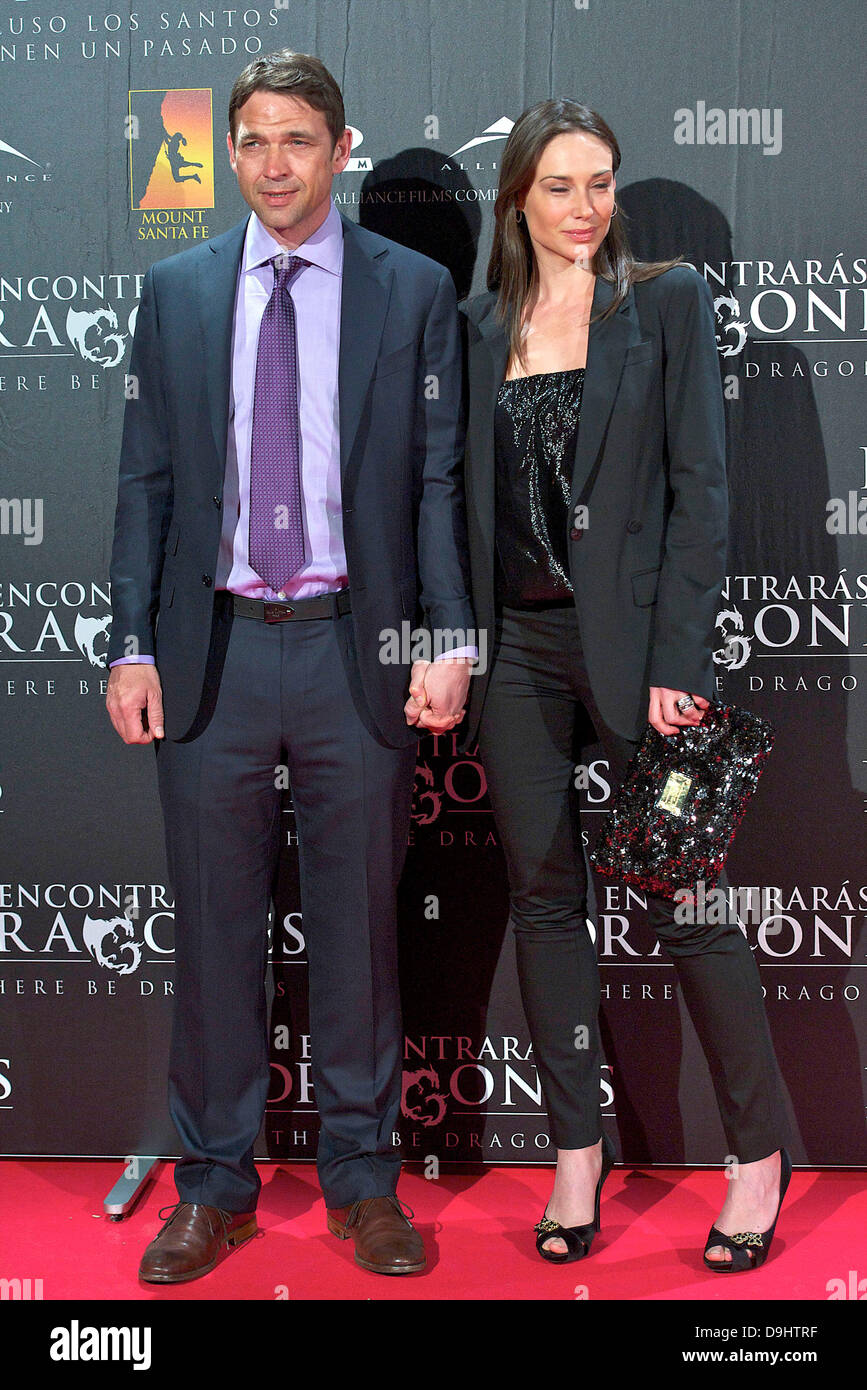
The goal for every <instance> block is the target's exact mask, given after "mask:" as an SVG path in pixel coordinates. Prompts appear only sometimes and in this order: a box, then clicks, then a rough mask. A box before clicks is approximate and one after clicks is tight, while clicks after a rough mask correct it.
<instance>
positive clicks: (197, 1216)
mask: <svg viewBox="0 0 867 1390" xmlns="http://www.w3.org/2000/svg"><path fill="white" fill-rule="evenodd" d="M229 125H230V131H229V135H228V150H229V159H230V162H231V165H232V168H233V170H234V171H235V173H236V175H237V178H238V183H239V187H240V190H241V193H242V194H243V196H244V198H245V200H246V201H247V202H248V203H249V205H250V207H251V208H252V213H251V215H250V217H249V218H248V219H246V220H245V221H244V222H242V223H240V224H239V225H238V226H237V227H234V228H233V229H232V230H231V231H229V232H226V233H225V234H224V235H223V236H220V237H217V238H216V239H215V240H214V241H212V242H210V243H208V244H206V245H203V246H200V247H196V248H194V249H192V250H190V251H187V252H184V253H182V254H181V255H178V256H175V257H171V258H170V259H169V260H166V261H162V262H160V263H158V264H157V265H154V266H153V267H151V269H150V270H149V271H148V273H147V275H146V276H145V280H144V284H143V288H142V297H141V304H140V308H139V314H138V320H137V325H136V333H135V341H134V345H133V352H132V359H131V364H130V382H131V389H130V390H129V393H128V394H129V396H130V399H129V400H128V403H127V409H126V415H125V420H124V431H123V442H122V450H121V462H120V478H119V489H118V505H117V518H116V526H115V538H114V549H113V554H112V563H111V579H112V595H113V605H114V620H113V625H112V634H111V641H110V646H109V663H110V665H111V666H112V668H113V669H112V673H111V676H110V678H109V685H108V697H107V706H108V711H109V714H110V716H111V719H112V722H113V724H114V726H115V728H116V729H117V731H118V733H119V734H120V735H121V737H122V738H123V739H124V740H125V741H126V742H128V743H148V742H151V741H152V740H154V739H155V740H156V743H155V748H156V750H157V772H158V779H159V788H160V798H161V802H162V807H163V816H164V822H165V832H166V848H167V855H168V863H169V872H170V876H171V880H172V885H173V888H174V892H175V910H176V981H175V992H176V993H175V1014H174V1023H173V1030H172V1045H171V1059H170V1074H169V1103H170V1110H171V1114H172V1117H173V1119H174V1122H175V1125H176V1127H177V1130H178V1134H179V1136H180V1140H181V1146H182V1157H181V1159H180V1161H179V1163H178V1165H177V1168H176V1173H175V1177H176V1183H177V1188H178V1194H179V1198H180V1200H179V1202H178V1204H177V1206H176V1208H174V1210H173V1212H172V1214H171V1216H170V1217H169V1219H168V1220H167V1221H166V1223H165V1225H164V1226H163V1228H162V1230H161V1231H160V1233H159V1234H158V1236H157V1237H156V1239H155V1240H154V1241H153V1242H152V1243H151V1245H150V1246H149V1247H148V1249H147V1250H146V1252H145V1255H144V1259H143V1261H142V1266H141V1269H140V1274H141V1277H142V1278H144V1279H146V1280H148V1281H151V1282H163V1283H173V1282H179V1281H182V1280H188V1279H193V1278H196V1277H198V1276H199V1275H201V1274H205V1273H207V1271H208V1270H210V1269H212V1268H213V1267H214V1265H215V1264H216V1262H217V1260H218V1259H220V1258H221V1257H222V1256H223V1255H224V1254H225V1253H226V1252H228V1251H229V1250H231V1249H233V1248H234V1247H236V1246H237V1245H240V1244H242V1243H243V1242H244V1241H245V1240H247V1239H249V1238H250V1237H251V1236H252V1235H253V1234H254V1233H255V1230H256V1219H255V1208H256V1203H257V1199H258V1194H259V1190H260V1186H261V1183H260V1180H259V1178H258V1175H257V1173H256V1170H255V1167H254V1163H253V1146H254V1143H255V1140H256V1137H257V1135H258V1132H259V1129H260V1125H261V1121H262V1116H263V1112H264V1107H265V1100H266V1095H267V1089H268V1075H269V1065H268V1041H267V1019H266V1010H265V992H264V971H265V962H266V951H267V934H266V922H267V915H268V910H269V904H270V899H271V887H272V882H273V876H274V871H275V866H276V861H277V853H278V848H279V836H280V827H279V809H280V799H281V791H280V788H281V785H284V783H282V781H281V775H282V776H287V777H288V781H289V784H290V785H291V788H292V797H293V804H294V810H295V819H296V826H297V830H298V839H299V868H300V882H301V905H302V911H303V920H304V931H305V938H306V942H307V949H308V959H309V991H310V1019H311V1035H312V1074H313V1080H314V1086H315V1094H316V1100H317V1105H318V1108H319V1113H320V1117H321V1122H322V1128H321V1133H320V1141H319V1149H318V1155H317V1162H318V1169H319V1177H320V1182H321V1184H322V1188H323V1194H324V1197H325V1203H326V1208H327V1213H328V1215H327V1220H328V1226H329V1229H330V1230H331V1231H332V1232H333V1233H334V1234H335V1235H338V1236H339V1237H341V1238H344V1239H345V1238H349V1237H351V1238H352V1239H353V1240H354V1241H355V1258H356V1260H357V1261H358V1263H359V1264H361V1265H362V1266H363V1267H365V1268H367V1269H371V1270H374V1271H377V1272H383V1273H391V1274H399V1273H407V1272H412V1271H413V1270H419V1269H422V1268H423V1267H424V1264H425V1255H424V1248H423V1246H422V1243H421V1239H420V1237H419V1236H418V1234H417V1232H416V1231H415V1230H414V1229H413V1227H412V1225H411V1223H410V1222H409V1221H408V1219H407V1218H406V1216H405V1215H404V1213H403V1211H402V1209H401V1207H400V1204H399V1202H398V1201H397V1198H396V1197H395V1195H394V1194H395V1187H396V1183H397V1177H398V1173H399V1168H400V1159H399V1155H398V1154H397V1153H396V1152H395V1150H394V1148H393V1142H392V1134H393V1130H394V1128H395V1126H396V1123H397V1119H398V1114H399V1106H400V1071H401V1052H402V1047H401V1017H400V1001H399V995H398V979H397V961H396V922H395V912H396V909H395V894H396V887H397V882H398V879H399V876H400V872H401V868H402V865H403V861H404V856H405V851H406V843H407V833H408V828H409V813H410V802H411V790H412V779H413V773H414V766H415V744H416V739H417V727H416V726H419V725H420V726H422V727H425V728H429V729H431V730H434V731H440V730H445V729H450V728H452V727H454V725H455V724H456V723H457V722H458V720H459V719H460V718H461V716H462V713H463V705H464V700H465V697H466V691H467V686H468V675H469V672H468V662H467V657H468V656H470V655H471V654H472V649H471V647H469V646H466V645H464V644H462V642H461V639H460V637H459V636H458V635H457V634H459V633H460V632H462V631H464V632H468V631H469V629H470V628H471V626H472V613H471V609H470V605H469V601H468V597H467V557H466V541H465V520H464V513H463V501H462V492H461V483H460V478H459V467H460V462H461V452H462V444H463V425H462V416H461V407H460V401H461V353H460V334H459V328H458V316H457V308H456V302H455V291H454V287H453V284H452V281H451V278H450V276H449V274H448V273H447V271H445V270H444V269H443V268H442V267H441V266H439V265H437V264H435V263H434V262H433V261H431V260H429V259H427V258H426V257H424V256H421V255H418V254H417V253H414V252H412V251H409V250H407V249H406V248H404V247H402V246H399V245H397V244H395V243H394V242H391V241H388V240H386V239H385V238H383V237H381V236H377V235H375V234H373V233H371V232H368V231H365V230H364V229H363V228H360V227H358V226H356V225H355V224H354V223H352V222H350V221H349V220H348V219H346V218H344V217H342V216H341V214H340V213H339V212H338V209H337V207H336V205H335V204H334V202H333V200H332V198H331V182H332V178H333V176H334V175H335V174H337V173H339V172H340V171H341V170H342V169H343V168H344V167H345V165H346V162H347V160H348V157H349V152H350V148H351V132H350V131H349V130H348V129H347V128H346V124H345V119H344V110H343V102H342V98H341V95H340V91H339V88H338V87H337V84H336V83H335V82H334V80H333V78H332V77H331V75H330V74H329V73H328V72H327V70H326V69H325V68H324V67H323V65H322V64H321V63H320V62H319V60H318V59H316V58H313V57H310V56H309V55H305V54H293V53H291V52H289V51H288V50H284V51H282V52H280V53H276V54H272V55H271V56H270V57H269V58H266V59H260V60H257V61H256V62H254V63H252V64H251V65H250V66H249V67H248V68H247V69H245V71H244V72H243V73H242V74H241V75H240V77H239V78H238V80H237V82H236V83H235V86H234V88H233V91H232V96H231V100H230V105H229ZM419 607H420V608H421V610H422V611H423V613H424V621H425V628H426V630H427V631H428V632H429V634H430V635H431V638H432V640H431V644H430V646H431V650H430V656H431V657H432V658H435V657H437V656H439V657H441V658H444V659H439V660H435V659H434V660H432V661H431V662H430V663H428V662H427V661H424V662H421V661H420V662H416V663H414V664H413V666H412V669H410V664H409V660H408V654H407V653H406V652H404V651H401V652H400V653H399V654H400V656H401V657H406V658H407V659H405V660H395V659H394V656H395V643H394V641H391V642H385V641H384V639H385V638H386V635H387V634H395V633H401V632H403V631H406V630H407V629H408V626H409V625H410V624H412V622H413V621H414V620H415V619H416V616H417V612H418V609H419ZM443 631H445V632H448V634H449V637H448V639H447V640H446V642H445V647H446V650H445V651H440V650H439V647H438V645H437V641H436V637H437V634H438V633H439V632H443ZM441 645H442V643H441V644H440V646H441ZM414 650H415V651H417V650H418V648H417V645H415V644H414ZM410 682H411V685H410V688H411V692H412V693H411V694H410V695H409V697H407V686H408V684H410Z"/></svg>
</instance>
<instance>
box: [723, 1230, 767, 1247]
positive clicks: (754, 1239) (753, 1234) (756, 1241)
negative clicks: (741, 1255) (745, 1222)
mask: <svg viewBox="0 0 867 1390" xmlns="http://www.w3.org/2000/svg"><path fill="white" fill-rule="evenodd" d="M731 1239H732V1240H733V1241H734V1243H735V1245H757V1246H758V1248H759V1249H760V1250H763V1249H764V1244H763V1242H762V1238H761V1236H760V1235H759V1233H758V1231H738V1233H737V1235H734V1236H732V1237H731Z"/></svg>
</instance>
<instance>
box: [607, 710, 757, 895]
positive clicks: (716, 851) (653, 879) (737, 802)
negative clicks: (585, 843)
mask: <svg viewBox="0 0 867 1390" xmlns="http://www.w3.org/2000/svg"><path fill="white" fill-rule="evenodd" d="M773 741H774V732H773V728H772V726H771V725H770V724H769V723H768V721H767V720H766V719H762V718H760V716H759V715H757V714H753V713H752V711H750V710H746V709H741V708H739V707H738V706H736V705H723V704H720V703H719V702H716V701H711V703H710V704H709V705H708V707H707V709H706V710H705V712H704V715H703V717H702V720H701V723H700V724H692V725H684V726H683V727H682V728H680V729H679V730H678V732H677V733H676V734H660V733H659V732H658V731H657V730H656V729H654V728H653V726H652V725H651V724H648V726H647V729H646V730H645V733H644V737H643V738H642V740H641V742H640V743H639V745H638V748H637V749H636V750H635V753H634V755H633V757H632V760H631V762H630V764H629V766H628V767H627V769H626V772H625V773H624V776H623V781H622V783H621V785H620V788H619V790H618V792H617V793H616V795H615V797H614V804H613V806H612V809H611V812H610V814H609V815H608V816H606V818H605V820H604V822H603V824H602V828H601V830H600V832H599V838H598V839H597V842H596V845H595V846H594V848H593V850H592V851H591V853H590V862H591V864H593V865H594V867H595V868H596V869H598V870H599V872H600V873H603V874H611V875H613V876H614V877H616V878H619V879H622V880H623V881H624V882H625V883H632V884H635V885H636V886H638V887H640V888H643V889H645V890H646V891H647V892H650V893H654V894H657V895H658V896H659V897H663V898H672V899H673V898H674V896H675V894H676V893H677V892H678V890H679V889H688V890H689V891H691V892H693V893H695V892H696V890H697V885H698V883H699V882H701V881H703V882H704V884H705V886H706V887H708V888H711V887H713V886H714V884H715V883H716V881H717V879H718V878H719V876H720V873H721V872H722V867H723V864H724V863H725V860H726V856H727V854H728V852H729V849H730V847H731V843H732V840H733V839H734V836H735V831H736V830H737V828H738V825H739V824H740V821H741V818H742V817H743V814H744V812H745V811H746V809H747V805H748V803H749V800H750V797H751V796H752V795H753V792H754V791H755V790H756V786H757V784H758V780H759V777H760V776H761V774H762V772H763V771H764V768H765V763H766V762H767V759H768V755H769V754H770V751H771V747H772V745H773Z"/></svg>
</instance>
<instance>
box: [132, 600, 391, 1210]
mask: <svg viewBox="0 0 867 1390" xmlns="http://www.w3.org/2000/svg"><path fill="white" fill-rule="evenodd" d="M352 642H353V632H352V616H351V614H346V615H344V616H342V617H337V618H332V619H318V620H308V621H292V622H283V623H276V624H268V623H265V622H262V621H258V620H255V619H250V618H246V617H240V616H236V615H233V614H232V612H231V606H230V599H229V598H227V596H226V595H225V593H223V592H222V591H221V592H219V593H217V595H216V596H215V617H214V628H213V634H212V658H213V657H214V656H215V653H216V654H217V657H218V660H219V662H220V663H221V664H222V671H221V672H220V674H219V678H218V679H219V685H218V688H217V689H216V698H215V700H214V703H213V708H212V710H211V712H210V718H209V719H208V720H207V722H206V724H205V726H204V727H203V728H199V729H197V730H195V737H191V738H188V740H187V741H186V742H180V741H168V740H161V741H159V742H158V743H157V744H156V749H157V773H158V781H159V789H160V798H161V802H162V807H163V817H164V824H165V836H166V849H167V855H168V865H169V875H170V879H171V882H172V887H173V890H174V894H175V938H176V974H175V1000H174V1016H173V1025H172V1040H171V1054H170V1065H169V1108H170V1112H171V1115H172V1119H173V1121H174V1123H175V1126H176V1129H177V1132H178V1135H179V1138H180V1142H181V1158H180V1161H179V1162H178V1164H177V1166H176V1170H175V1178H176V1183H177V1188H178V1193H179V1195H180V1198H181V1200H182V1201H189V1202H203V1203H208V1204H209V1205H212V1206H218V1207H222V1208H225V1209H226V1210H229V1211H251V1210H253V1209H254V1208H255V1206H256V1202H257V1199H258V1195H259V1190H260V1187H261V1182H260V1179H259V1176H258V1174H257V1172H256V1169H255V1167H254V1163H253V1146H254V1144H255V1141H256V1138H257V1136H258V1134H259V1130H260V1127H261V1124H262V1119H263V1115H264V1110H265V1103H266V1098H267V1093H268V1083H269V1046H268V1020H267V1016H266V995H265V971H266V963H267V916H268V911H269V907H270V902H271V893H272V886H273V882H274V875H275V870H276V866H277V860H278V853H279V848H280V844H281V841H282V839H283V836H284V835H285V822H286V820H287V818H286V817H285V816H284V817H282V818H281V814H280V812H281V801H282V791H281V785H280V769H281V767H285V768H286V769H287V770H288V779H289V783H290V785H291V790H292V802H293V806H294V813H295V814H294V825H295V829H296V831H297V834H298V845H299V848H298V856H299V872H300V893H301V910H302V918H303V933H304V937H305V942H306V947H307V957H308V962H309V998H310V1033H311V1075H312V1079H313V1085H314V1092H315V1096H314V1098H315V1101H316V1105H317V1107H318V1110H319V1114H320V1117H321V1131H320V1139H319V1148H318V1154H317V1164H318V1171H319V1179H320V1182H321V1185H322V1190H323V1194H324V1197H325V1201H326V1205H327V1206H328V1207H340V1206H346V1205H348V1204H350V1203H352V1202H354V1201H356V1200H359V1199H361V1198H364V1197H373V1196H384V1195H388V1194H390V1193H393V1192H394V1190H395V1186H396V1183H397V1177H398V1173H399V1169H400V1157H399V1154H398V1153H397V1152H396V1150H395V1149H394V1147H393V1138H392V1136H393V1131H394V1130H395V1129H396V1128H397V1124H398V1117H399V1110H400V1094H401V1085H400V1083H401V1061H402V1026H401V1012H400V998H399V989H398V973H397V950H396V901H395V895H396V889H397V884H398V880H399V878H400V874H401V870H402V867H403V863H404V858H405V855H406V846H407V836H408V831H409V822H410V807H411V797H412V781H413V775H414V768H415V760H416V748H415V745H414V744H411V745H410V746H409V747H406V748H398V749H394V748H387V747H385V746H384V745H383V744H382V743H381V742H379V741H378V740H377V739H376V738H375V737H374V736H373V734H372V733H371V732H370V730H369V729H368V728H367V727H366V725H365V723H364V721H363V720H362V718H361V716H360V714H359V707H360V706H361V696H360V694H359V692H358V691H357V690H355V691H353V689H352V687H351V685H350V683H349V681H348V680H347V675H346V668H345V665H344V661H343V660H342V659H341V649H343V650H346V649H347V647H349V648H351V645H352ZM350 665H351V663H350ZM284 785H285V782H284ZM281 819H282V821H283V823H282V824H281Z"/></svg>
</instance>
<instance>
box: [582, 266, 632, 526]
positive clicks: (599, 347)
mask: <svg viewBox="0 0 867 1390" xmlns="http://www.w3.org/2000/svg"><path fill="white" fill-rule="evenodd" d="M613 297H614V288H613V286H612V285H610V284H609V283H608V281H607V280H603V279H602V276H601V275H597V276H596V285H595V288H594V291H593V305H592V309H591V314H590V317H591V319H592V318H593V316H594V315H596V314H601V313H604V311H605V310H606V309H607V308H608V305H609V304H610V303H611V300H612V299H613ZM631 308H632V295H631V294H628V295H627V296H626V298H625V300H624V301H623V303H622V304H621V305H620V308H619V309H618V310H617V312H616V313H614V314H612V315H611V316H610V318H607V319H600V320H598V321H597V322H596V323H591V324H590V331H589V335H588V339H587V371H586V375H585V377H584V390H583V392H582V395H581V420H580V423H579V425H578V441H577V444H576V447H575V463H574V466H573V469H572V503H573V506H574V505H575V502H576V501H577V499H578V498H579V497H580V496H581V489H582V488H583V487H584V484H585V483H586V481H587V479H588V477H589V475H590V471H591V469H592V468H593V465H594V463H595V462H596V458H597V456H598V454H599V450H600V449H601V448H602V446H603V444H604V442H605V431H606V428H607V425H608V421H609V419H610V418H611V412H612V410H613V409H614V402H615V399H616V397H617V391H618V388H619V386H620V378H621V375H622V373H623V363H624V359H625V357H626V349H627V348H628V346H629V344H630V341H631V340H632V337H633V323H632V316H631ZM635 336H638V335H637V334H636V335H635Z"/></svg>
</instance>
